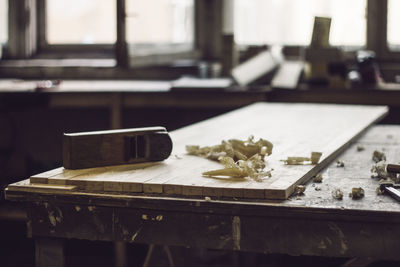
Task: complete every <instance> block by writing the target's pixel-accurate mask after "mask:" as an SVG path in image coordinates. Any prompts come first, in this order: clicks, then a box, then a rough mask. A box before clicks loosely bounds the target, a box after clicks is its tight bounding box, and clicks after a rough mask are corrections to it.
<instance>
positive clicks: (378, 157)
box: [372, 150, 386, 163]
mask: <svg viewBox="0 0 400 267" xmlns="http://www.w3.org/2000/svg"><path fill="white" fill-rule="evenodd" d="M372 160H373V161H375V162H376V163H378V162H379V161H382V160H386V155H385V153H383V152H381V151H379V150H375V151H374V152H373V153H372Z"/></svg>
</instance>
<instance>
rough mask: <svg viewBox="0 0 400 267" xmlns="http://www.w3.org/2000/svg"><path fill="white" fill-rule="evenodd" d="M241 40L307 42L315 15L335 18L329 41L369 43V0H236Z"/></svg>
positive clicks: (236, 27) (236, 29) (238, 39)
mask: <svg viewBox="0 0 400 267" xmlns="http://www.w3.org/2000/svg"><path fill="white" fill-rule="evenodd" d="M234 1H235V3H234V12H235V13H234V18H235V21H234V33H235V40H236V42H237V43H238V44H253V45H254V44H257V45H261V44H269V45H271V44H278V45H302V46H304V45H308V44H309V43H310V40H311V34H312V29H313V23H314V17H315V16H328V17H331V18H332V24H331V32H330V43H331V45H340V46H363V45H365V43H366V36H365V32H366V19H365V18H366V16H365V12H366V4H367V2H366V0H351V1H348V0H324V1H321V0H301V1H299V0H234Z"/></svg>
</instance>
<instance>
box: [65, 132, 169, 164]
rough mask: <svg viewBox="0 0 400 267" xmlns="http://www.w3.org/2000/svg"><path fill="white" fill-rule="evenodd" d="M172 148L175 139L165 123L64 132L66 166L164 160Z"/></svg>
mask: <svg viewBox="0 0 400 267" xmlns="http://www.w3.org/2000/svg"><path fill="white" fill-rule="evenodd" d="M171 151H172V140H171V138H170V136H169V134H168V132H167V130H166V129H165V128H164V127H147V128H132V129H122V130H109V131H95V132H80V133H64V136H63V166H64V168H66V169H84V168H92V167H100V166H108V165H122V164H130V163H140V162H148V161H161V160H164V159H166V158H168V157H169V155H170V154H171Z"/></svg>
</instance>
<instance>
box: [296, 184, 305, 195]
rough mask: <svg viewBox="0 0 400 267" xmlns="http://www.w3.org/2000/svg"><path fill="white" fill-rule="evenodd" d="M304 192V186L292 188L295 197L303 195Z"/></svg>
mask: <svg viewBox="0 0 400 267" xmlns="http://www.w3.org/2000/svg"><path fill="white" fill-rule="evenodd" d="M304 191H306V187H305V186H304V185H297V186H296V187H295V188H294V193H295V194H296V195H303V194H304Z"/></svg>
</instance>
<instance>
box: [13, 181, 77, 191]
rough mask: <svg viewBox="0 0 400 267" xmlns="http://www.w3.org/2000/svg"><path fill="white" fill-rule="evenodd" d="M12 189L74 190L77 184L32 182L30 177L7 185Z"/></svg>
mask: <svg viewBox="0 0 400 267" xmlns="http://www.w3.org/2000/svg"><path fill="white" fill-rule="evenodd" d="M7 188H8V190H10V191H25V192H47V193H51V192H65V191H74V190H76V189H77V187H76V186H72V185H52V184H34V183H30V182H29V179H27V180H24V181H21V182H17V183H13V184H10V185H8V186H7Z"/></svg>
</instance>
